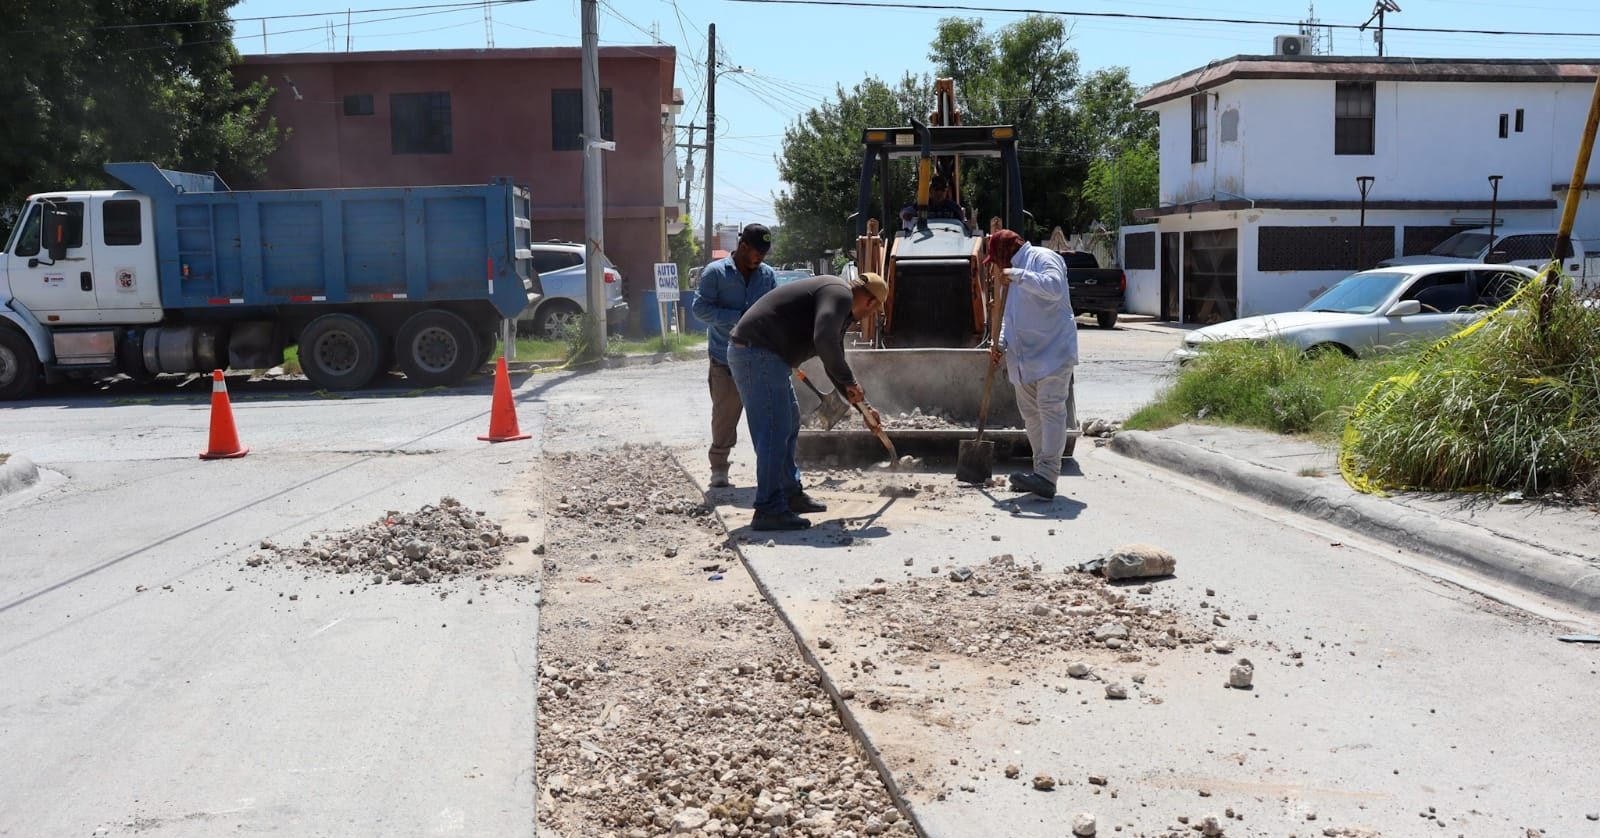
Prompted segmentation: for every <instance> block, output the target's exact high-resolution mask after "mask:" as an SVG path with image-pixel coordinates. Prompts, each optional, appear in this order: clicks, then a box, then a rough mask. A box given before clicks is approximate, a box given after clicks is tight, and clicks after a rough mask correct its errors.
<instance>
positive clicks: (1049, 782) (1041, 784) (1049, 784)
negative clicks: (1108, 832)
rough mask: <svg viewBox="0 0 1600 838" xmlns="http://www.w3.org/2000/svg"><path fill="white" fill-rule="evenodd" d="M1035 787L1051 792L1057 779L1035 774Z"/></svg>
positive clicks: (1047, 775)
mask: <svg viewBox="0 0 1600 838" xmlns="http://www.w3.org/2000/svg"><path fill="white" fill-rule="evenodd" d="M1033 787H1034V788H1035V789H1037V790H1039V791H1050V790H1051V789H1054V788H1055V787H1056V778H1054V777H1052V776H1050V775H1049V774H1035V775H1033ZM1090 834H1091V835H1092V834H1094V833H1090Z"/></svg>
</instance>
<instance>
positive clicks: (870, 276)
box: [851, 271, 889, 305]
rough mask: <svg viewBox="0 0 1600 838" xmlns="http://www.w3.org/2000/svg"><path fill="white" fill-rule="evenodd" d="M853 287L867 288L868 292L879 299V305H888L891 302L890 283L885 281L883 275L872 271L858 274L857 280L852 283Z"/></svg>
mask: <svg viewBox="0 0 1600 838" xmlns="http://www.w3.org/2000/svg"><path fill="white" fill-rule="evenodd" d="M851 287H852V288H864V289H866V292H867V293H868V294H871V295H872V296H873V297H874V298H876V299H877V301H878V304H879V305H888V303H889V283H887V282H884V281H883V277H881V276H879V275H877V274H875V273H872V272H871V271H867V272H866V273H863V274H860V275H858V276H857V277H856V281H855V282H853V283H851Z"/></svg>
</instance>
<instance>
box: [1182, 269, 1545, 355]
mask: <svg viewBox="0 0 1600 838" xmlns="http://www.w3.org/2000/svg"><path fill="white" fill-rule="evenodd" d="M1536 275H1537V274H1536V273H1535V272H1534V271H1532V270H1530V269H1528V268H1524V267H1520V266H1516V265H1488V264H1457V263H1445V264H1437V265H1401V266H1395V267H1391V268H1377V269H1374V270H1370V271H1362V272H1360V273H1356V274H1351V275H1350V276H1347V277H1345V278H1344V279H1341V280H1339V281H1338V282H1337V283H1335V284H1334V286H1333V287H1332V288H1329V289H1328V290H1327V291H1324V292H1322V294H1320V295H1319V296H1318V297H1317V298H1316V299H1314V300H1312V301H1311V302H1309V303H1307V304H1306V305H1305V307H1303V308H1301V309H1300V310H1299V311H1289V312H1284V313H1282V314H1264V315H1260V316H1258V317H1245V318H1241V319H1239V320H1230V321H1228V322H1226V323H1218V324H1216V325H1214V326H1207V327H1205V328H1203V329H1196V330H1195V331H1192V332H1190V333H1189V334H1188V335H1186V336H1185V337H1184V339H1183V346H1182V347H1181V348H1179V349H1178V350H1177V351H1175V352H1174V353H1173V359H1174V360H1176V361H1178V362H1180V363H1181V362H1184V361H1189V360H1192V359H1194V358H1197V357H1199V356H1200V353H1201V352H1203V351H1204V349H1205V346H1206V345H1207V344H1210V343H1215V342H1218V341H1229V340H1250V341H1267V340H1284V341H1288V342H1290V343H1292V344H1294V345H1296V346H1298V347H1300V348H1301V349H1303V350H1305V351H1307V352H1316V351H1337V352H1342V353H1344V354H1346V355H1349V356H1351V357H1360V356H1363V355H1366V354H1368V353H1371V352H1373V351H1376V350H1379V349H1383V348H1386V347H1393V346H1396V345H1398V344H1402V343H1405V342H1407V341H1414V340H1434V339H1437V338H1441V337H1444V336H1446V335H1449V334H1450V333H1452V332H1454V331H1456V330H1458V329H1460V328H1462V327H1463V326H1466V325H1467V324H1469V323H1471V322H1473V321H1474V320H1477V319H1478V318H1480V317H1482V316H1483V315H1484V314H1485V313H1486V312H1488V311H1489V310H1491V309H1493V308H1494V307H1496V306H1498V305H1500V304H1501V303H1503V302H1505V301H1506V300H1508V299H1510V298H1511V295H1512V294H1515V293H1516V291H1517V289H1518V288H1521V287H1522V285H1523V284H1524V283H1526V282H1527V281H1528V280H1530V279H1533V278H1534V277H1535V276H1536Z"/></svg>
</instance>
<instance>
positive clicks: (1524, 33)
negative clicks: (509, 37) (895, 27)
mask: <svg viewBox="0 0 1600 838" xmlns="http://www.w3.org/2000/svg"><path fill="white" fill-rule="evenodd" d="M732 2H734V3H755V4H760V5H775V6H835V7H846V8H855V9H923V10H935V11H964V12H999V13H1002V14H1019V15H1051V16H1055V17H1078V18H1112V19H1118V20H1157V21H1165V22H1176V23H1225V24H1233V25H1239V26H1274V27H1279V28H1298V27H1299V26H1300V21H1297V20H1295V21H1289V20H1265V19H1260V18H1235V17H1195V16H1190V15H1156V14H1141V13H1137V12H1073V11H1063V10H1060V9H1036V8H1018V7H998V6H969V5H964V4H953V3H939V4H934V3H911V2H888V1H886V2H873V3H869V2H865V0H732ZM1317 25H1318V26H1319V27H1321V28H1325V29H1346V30H1361V29H1370V28H1372V27H1370V26H1367V25H1366V24H1355V23H1319V24H1317ZM1384 31H1385V32H1430V33H1444V34H1452V35H1505V36H1516V37H1540V38H1600V32H1544V31H1532V30H1517V29H1464V28H1463V29H1457V28H1449V27H1434V26H1397V25H1394V24H1388V23H1386V24H1384Z"/></svg>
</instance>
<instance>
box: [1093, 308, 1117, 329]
mask: <svg viewBox="0 0 1600 838" xmlns="http://www.w3.org/2000/svg"><path fill="white" fill-rule="evenodd" d="M1094 322H1095V325H1097V326H1099V327H1100V328H1102V329H1113V328H1116V325H1117V313H1116V312H1114V311H1097V312H1095V313H1094Z"/></svg>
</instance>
